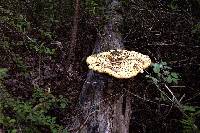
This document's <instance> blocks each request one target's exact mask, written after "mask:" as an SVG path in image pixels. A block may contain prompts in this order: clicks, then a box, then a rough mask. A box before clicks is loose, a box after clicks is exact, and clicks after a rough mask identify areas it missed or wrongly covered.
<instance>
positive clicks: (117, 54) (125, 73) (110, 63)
mask: <svg viewBox="0 0 200 133" xmlns="http://www.w3.org/2000/svg"><path fill="white" fill-rule="evenodd" d="M86 62H87V64H88V65H89V66H88V67H89V69H92V70H94V71H97V72H100V73H108V74H109V75H111V76H113V77H115V78H131V77H134V76H136V75H137V74H138V73H142V72H143V70H144V69H145V68H147V67H148V66H149V65H150V64H151V59H150V58H149V56H147V55H143V54H141V53H138V52H135V51H128V50H121V49H118V50H110V51H108V52H102V53H98V54H94V55H91V56H89V57H87V59H86Z"/></svg>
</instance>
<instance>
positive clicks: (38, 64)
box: [0, 0, 200, 133]
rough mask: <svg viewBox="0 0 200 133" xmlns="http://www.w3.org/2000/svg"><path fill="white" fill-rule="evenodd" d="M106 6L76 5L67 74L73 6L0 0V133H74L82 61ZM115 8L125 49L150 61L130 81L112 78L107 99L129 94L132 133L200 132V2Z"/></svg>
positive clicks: (149, 1) (60, 0) (145, 0)
mask: <svg viewBox="0 0 200 133" xmlns="http://www.w3.org/2000/svg"><path fill="white" fill-rule="evenodd" d="M104 2H105V1H99V0H83V1H80V3H79V4H80V5H79V10H80V12H79V14H77V15H78V28H77V34H76V45H75V46H74V50H73V52H74V55H75V57H74V60H73V63H74V65H73V70H72V71H69V67H66V66H69V62H68V60H69V57H70V54H69V53H70V52H69V51H70V49H69V48H70V47H71V42H72V33H73V30H74V28H73V27H74V25H73V18H74V15H75V9H76V8H75V7H76V3H75V1H73V0H34V1H30V0H1V1H0V39H1V40H0V133H1V132H2V133H4V132H6V133H7V132H8V133H31V132H33V133H40V132H45V133H46V132H47V133H50V132H52V133H61V132H72V131H73V129H71V128H70V127H73V126H72V125H71V124H72V123H74V122H73V120H74V117H76V116H78V115H79V114H80V110H79V108H78V107H77V104H78V102H79V98H78V97H79V95H80V91H81V88H82V86H83V83H84V81H85V79H86V76H87V72H88V67H87V64H86V62H85V60H86V58H87V57H88V56H89V55H91V54H92V51H93V48H94V44H95V40H96V38H97V36H98V34H99V32H101V29H102V27H103V25H104V24H105V22H106V20H107V19H108V18H106V16H105V15H104V13H105V9H106V7H104V4H105V3H104ZM120 2H121V3H122V8H120V10H119V12H121V13H122V15H123V25H121V28H120V30H121V31H120V32H121V34H122V36H123V43H124V45H125V48H126V49H127V50H134V51H138V52H141V53H143V54H146V55H149V56H150V58H151V59H152V62H153V63H152V65H151V67H149V68H148V69H147V70H146V71H145V72H144V73H142V74H139V75H138V76H136V77H134V78H131V79H127V80H117V79H116V81H114V83H116V84H119V88H117V89H115V88H114V89H113V92H110V93H112V94H113V95H112V96H111V98H110V99H108V100H112V97H115V95H118V94H119V95H123V94H124V93H129V94H130V95H131V97H132V114H131V118H130V120H131V121H130V127H129V128H130V129H129V130H130V133H133V132H134V133H161V132H162V133H182V132H183V133H193V132H194V133H199V132H200V21H199V20H200V1H199V0H138V1H134V0H121V1H120ZM133 82H134V86H133ZM121 83H122V84H125V85H126V88H127V89H126V90H124V89H123V87H122V88H120V84H121ZM135 84H137V85H135Z"/></svg>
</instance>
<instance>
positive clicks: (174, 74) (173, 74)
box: [171, 72, 179, 79]
mask: <svg viewBox="0 0 200 133" xmlns="http://www.w3.org/2000/svg"><path fill="white" fill-rule="evenodd" d="M171 76H172V77H174V78H176V79H178V77H179V76H178V74H177V73H175V72H172V73H171Z"/></svg>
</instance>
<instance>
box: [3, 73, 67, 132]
mask: <svg viewBox="0 0 200 133" xmlns="http://www.w3.org/2000/svg"><path fill="white" fill-rule="evenodd" d="M5 71H6V70H4V69H0V74H1V75H5ZM0 94H1V95H0V124H1V125H2V126H3V129H4V130H6V131H8V132H10V133H17V132H22V133H30V132H34V133H35V132H37V133H40V132H43V131H46V132H52V133H61V132H62V133H64V132H65V133H66V132H67V131H66V130H65V129H64V128H63V126H61V125H59V124H58V123H57V121H56V117H54V116H51V115H50V111H51V110H53V109H60V110H62V109H64V108H66V105H67V100H66V99H65V98H63V96H59V97H58V98H57V97H55V96H53V95H52V94H51V93H50V92H45V91H43V90H42V89H40V88H36V89H35V91H34V93H33V95H32V99H30V100H26V101H24V100H22V99H19V98H13V97H11V96H10V95H9V93H8V92H6V91H5V90H4V89H2V92H1V93H0Z"/></svg>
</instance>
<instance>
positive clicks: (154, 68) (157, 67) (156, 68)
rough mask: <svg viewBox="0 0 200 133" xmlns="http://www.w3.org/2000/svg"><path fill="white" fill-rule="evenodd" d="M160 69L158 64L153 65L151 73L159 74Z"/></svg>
mask: <svg viewBox="0 0 200 133" xmlns="http://www.w3.org/2000/svg"><path fill="white" fill-rule="evenodd" d="M160 67H161V65H160V64H158V63H155V64H154V65H153V71H154V73H160Z"/></svg>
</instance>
